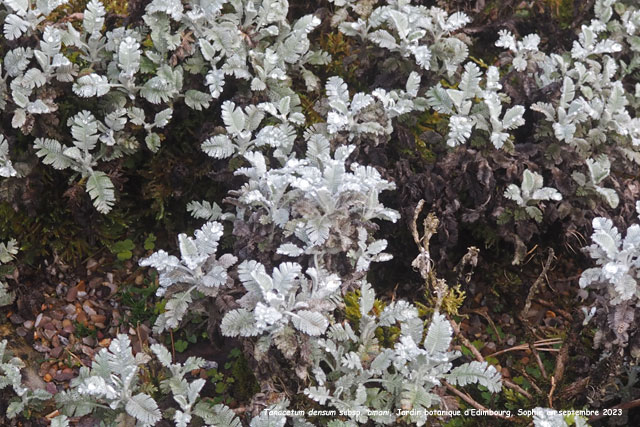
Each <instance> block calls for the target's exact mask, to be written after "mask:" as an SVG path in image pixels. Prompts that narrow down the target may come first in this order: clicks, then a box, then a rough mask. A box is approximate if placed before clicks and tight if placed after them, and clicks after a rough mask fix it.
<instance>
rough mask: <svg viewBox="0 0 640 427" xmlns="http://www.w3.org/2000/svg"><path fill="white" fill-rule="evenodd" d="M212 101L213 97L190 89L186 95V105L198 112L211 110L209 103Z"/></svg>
mask: <svg viewBox="0 0 640 427" xmlns="http://www.w3.org/2000/svg"><path fill="white" fill-rule="evenodd" d="M212 99H213V98H212V97H211V95H209V94H208V93H205V92H200V91H199V90H193V89H190V90H188V91H186V92H185V94H184V103H185V104H187V106H189V107H190V108H192V109H194V110H196V111H202V110H203V109H206V108H209V103H210V102H211V100H212Z"/></svg>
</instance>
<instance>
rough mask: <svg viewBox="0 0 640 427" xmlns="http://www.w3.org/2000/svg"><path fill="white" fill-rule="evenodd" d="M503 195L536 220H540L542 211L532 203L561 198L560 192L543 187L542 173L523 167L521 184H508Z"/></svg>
mask: <svg viewBox="0 0 640 427" xmlns="http://www.w3.org/2000/svg"><path fill="white" fill-rule="evenodd" d="M504 197H506V198H508V199H511V200H513V201H515V202H516V203H517V204H518V206H520V207H521V208H524V210H525V211H526V213H527V215H528V216H529V217H530V218H533V219H535V220H536V221H537V222H541V221H542V211H541V210H540V208H539V207H537V206H532V204H535V203H538V202H540V201H543V200H556V201H558V200H562V194H560V193H559V192H558V190H556V189H555V188H552V187H543V180H542V175H540V174H539V173H537V172H531V171H530V170H529V169H525V171H524V172H523V173H522V184H521V185H520V187H518V186H517V185H515V184H509V186H508V187H507V189H506V190H505V192H504Z"/></svg>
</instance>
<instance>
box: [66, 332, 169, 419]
mask: <svg viewBox="0 0 640 427" xmlns="http://www.w3.org/2000/svg"><path fill="white" fill-rule="evenodd" d="M149 360H150V358H149V356H147V355H145V354H144V353H138V354H137V355H136V356H135V357H134V356H133V353H132V351H131V342H130V340H129V337H128V336H126V335H123V334H120V335H118V337H117V338H115V339H114V340H112V341H111V344H110V345H109V348H108V349H106V348H104V349H102V350H100V352H99V353H98V354H97V355H96V356H95V358H94V360H93V364H92V367H91V369H89V368H87V367H82V368H81V369H80V375H79V376H78V377H77V378H75V379H74V380H73V381H72V382H71V386H72V388H71V389H70V390H68V391H64V392H61V393H59V394H58V395H56V399H57V400H58V403H59V404H61V405H64V404H65V403H67V402H73V404H72V405H64V406H63V408H64V412H65V415H68V416H82V415H85V414H87V413H89V412H91V411H92V410H93V409H94V408H95V407H97V406H100V407H102V406H104V405H107V406H108V407H109V408H111V409H112V410H113V411H114V412H113V415H114V416H115V414H117V413H122V412H125V413H126V414H128V415H130V416H131V417H133V418H135V419H136V420H137V421H138V422H139V423H140V424H141V425H144V426H152V425H155V423H157V422H158V421H160V419H161V418H162V417H161V414H160V409H159V408H158V405H157V404H156V402H155V400H153V398H152V397H151V396H149V395H148V394H146V393H142V392H139V388H140V386H139V384H138V381H139V377H138V369H139V368H138V367H139V366H140V365H143V364H145V363H148V362H149Z"/></svg>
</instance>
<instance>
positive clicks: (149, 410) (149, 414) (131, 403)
mask: <svg viewBox="0 0 640 427" xmlns="http://www.w3.org/2000/svg"><path fill="white" fill-rule="evenodd" d="M125 409H126V410H127V413H128V414H129V415H131V416H132V417H135V418H136V419H138V420H140V421H141V422H142V423H144V424H145V425H154V424H155V423H157V422H158V421H160V419H161V418H162V415H161V414H160V409H158V405H157V404H156V401H155V400H153V398H152V397H151V396H149V395H148V394H144V393H138V394H136V395H135V396H131V397H130V398H129V399H127V404H126V407H125Z"/></svg>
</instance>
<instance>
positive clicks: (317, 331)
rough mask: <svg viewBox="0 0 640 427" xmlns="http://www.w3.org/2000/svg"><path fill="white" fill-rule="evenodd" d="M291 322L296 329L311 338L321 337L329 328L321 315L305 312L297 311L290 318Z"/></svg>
mask: <svg viewBox="0 0 640 427" xmlns="http://www.w3.org/2000/svg"><path fill="white" fill-rule="evenodd" d="M291 322H292V323H293V326H295V327H296V329H298V330H299V331H301V332H304V333H305V334H308V335H312V336H317V335H321V334H322V333H324V331H326V330H327V327H328V326H329V321H328V320H327V318H326V317H324V316H323V315H322V313H318V312H316V311H307V310H300V311H297V312H296V313H295V314H294V315H292V316H291Z"/></svg>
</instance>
